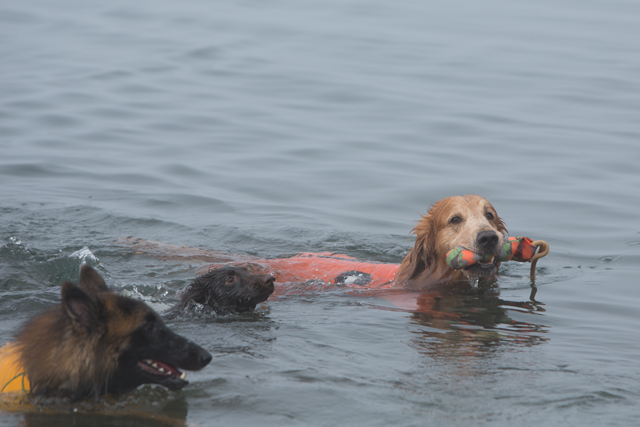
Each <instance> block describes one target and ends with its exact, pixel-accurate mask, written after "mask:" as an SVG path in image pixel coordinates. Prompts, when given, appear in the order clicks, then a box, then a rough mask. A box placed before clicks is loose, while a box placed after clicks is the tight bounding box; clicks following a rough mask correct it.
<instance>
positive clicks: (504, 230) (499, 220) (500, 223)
mask: <svg viewBox="0 0 640 427" xmlns="http://www.w3.org/2000/svg"><path fill="white" fill-rule="evenodd" d="M496 222H497V223H498V230H500V232H501V233H508V231H507V225H506V224H505V223H504V220H503V219H502V218H500V217H499V216H497V215H496Z"/></svg>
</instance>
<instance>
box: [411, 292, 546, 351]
mask: <svg viewBox="0 0 640 427" xmlns="http://www.w3.org/2000/svg"><path fill="white" fill-rule="evenodd" d="M535 293H536V288H535V287H532V292H531V297H530V299H529V301H507V300H504V299H501V298H500V293H499V291H498V289H497V288H495V287H493V288H491V289H484V290H480V291H477V292H473V295H471V294H463V295H460V294H439V295H437V296H434V295H431V294H425V296H424V297H423V298H422V301H420V302H419V304H420V305H421V306H422V307H423V309H422V310H419V311H418V312H415V313H414V314H413V316H412V321H413V322H415V323H417V324H419V325H422V326H425V327H426V328H425V329H424V330H422V331H420V332H414V333H415V334H416V335H418V336H419V337H416V338H414V340H413V343H414V346H415V348H417V349H418V350H419V351H420V352H421V353H423V354H424V355H426V356H429V357H430V358H434V359H456V358H464V359H467V360H471V359H482V358H483V357H485V356H487V355H491V354H493V353H494V352H495V351H497V350H499V349H500V348H501V347H517V346H532V345H538V344H541V343H544V342H545V341H547V340H548V338H547V337H546V336H545V334H547V333H548V332H549V327H548V326H545V325H543V324H541V323H539V322H544V317H542V316H540V314H541V313H543V312H544V311H545V309H544V307H543V306H544V304H543V303H541V302H539V301H536V300H535V299H534V296H535ZM427 307H429V308H428V309H427ZM523 313H524V314H529V315H538V316H536V317H535V320H537V321H538V322H536V323H531V322H526V321H522V320H516V318H515V317H516V315H517V317H520V318H521V317H530V316H522V314H523Z"/></svg>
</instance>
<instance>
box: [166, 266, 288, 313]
mask: <svg viewBox="0 0 640 427" xmlns="http://www.w3.org/2000/svg"><path fill="white" fill-rule="evenodd" d="M275 280H276V279H275V278H274V277H273V276H271V275H269V274H257V273H251V272H250V271H249V270H248V269H247V268H245V267H238V266H231V265H227V266H223V267H219V268H216V269H215V270H211V271H209V272H207V273H205V274H203V275H201V276H198V277H197V278H196V279H195V280H194V281H193V283H191V284H190V285H189V286H187V288H186V289H185V290H184V292H183V293H182V297H181V298H180V301H179V302H178V303H177V304H176V305H175V306H173V307H172V308H170V309H169V310H167V311H166V312H165V313H164V314H163V316H165V317H167V318H173V317H175V316H177V315H178V314H179V313H180V312H181V311H182V310H184V309H185V308H186V307H187V305H188V304H189V302H190V301H194V302H197V303H198V304H203V305H205V306H206V307H208V308H209V309H212V310H213V311H214V312H215V313H216V314H219V315H224V314H230V313H240V312H244V311H251V310H253V309H254V308H256V304H258V303H261V302H262V301H265V300H266V299H267V298H269V295H271V294H272V293H273V290H274V282H275Z"/></svg>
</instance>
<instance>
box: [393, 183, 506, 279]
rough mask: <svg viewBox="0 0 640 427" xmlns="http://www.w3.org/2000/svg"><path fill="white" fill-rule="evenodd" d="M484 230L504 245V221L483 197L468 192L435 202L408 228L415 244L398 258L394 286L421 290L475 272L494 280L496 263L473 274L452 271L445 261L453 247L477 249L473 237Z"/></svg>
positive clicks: (478, 250) (476, 250) (497, 243)
mask: <svg viewBox="0 0 640 427" xmlns="http://www.w3.org/2000/svg"><path fill="white" fill-rule="evenodd" d="M484 231H493V232H495V233H496V234H497V236H498V238H497V242H496V245H497V246H498V245H499V246H501V245H502V244H504V242H505V235H504V233H505V232H506V231H507V230H506V227H505V224H504V222H503V221H502V219H501V218H500V217H499V216H498V214H497V212H496V210H495V208H494V207H493V206H492V205H491V203H489V201H488V200H487V199H485V198H483V197H480V196H477V195H475V194H468V195H466V196H453V197H448V198H446V199H442V200H440V201H439V202H437V203H435V204H434V205H433V206H432V207H431V209H429V212H428V213H427V214H426V215H424V216H423V217H422V219H421V220H420V221H419V222H418V225H416V227H415V228H414V229H413V231H412V233H413V234H415V235H416V241H415V245H414V247H413V248H412V249H411V251H410V252H409V254H407V256H406V257H405V258H404V260H403V261H402V264H401V265H400V269H399V270H398V274H397V275H396V278H395V281H394V286H395V287H405V288H411V289H422V288H426V287H430V286H434V285H440V284H449V283H452V282H460V281H466V280H467V279H468V277H469V276H470V275H476V274H477V276H480V277H482V278H484V279H489V280H492V279H494V278H495V276H496V275H497V272H498V267H499V264H496V265H495V268H492V269H491V270H490V271H482V272H475V273H474V271H468V270H452V269H451V268H450V267H449V266H448V265H447V263H446V255H447V252H449V251H450V250H451V249H453V248H455V247H456V246H462V247H464V248H466V249H469V250H472V251H474V252H481V250H482V248H479V244H478V242H477V237H478V235H479V233H481V232H484Z"/></svg>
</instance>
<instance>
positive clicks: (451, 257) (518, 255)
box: [447, 237, 538, 270]
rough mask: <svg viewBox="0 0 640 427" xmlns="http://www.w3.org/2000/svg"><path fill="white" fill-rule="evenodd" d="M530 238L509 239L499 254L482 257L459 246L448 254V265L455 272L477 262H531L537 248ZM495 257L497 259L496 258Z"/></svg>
mask: <svg viewBox="0 0 640 427" xmlns="http://www.w3.org/2000/svg"><path fill="white" fill-rule="evenodd" d="M532 243H533V242H532V241H531V239H529V238H528V237H509V238H508V240H507V243H505V244H504V245H502V248H501V250H500V251H499V252H498V253H497V254H484V255H480V254H477V253H475V252H472V251H470V250H468V249H465V248H463V247H462V246H457V247H455V248H453V249H451V250H450V251H449V252H448V253H447V265H448V266H449V267H451V268H453V269H454V270H458V269H460V268H466V267H469V266H470V265H473V264H475V263H477V262H482V263H488V262H493V261H495V258H497V261H499V262H503V261H510V260H514V261H520V262H525V261H530V260H531V258H533V255H535V253H536V250H537V249H538V248H537V246H534V245H533V244H532ZM494 257H495V258H494Z"/></svg>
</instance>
